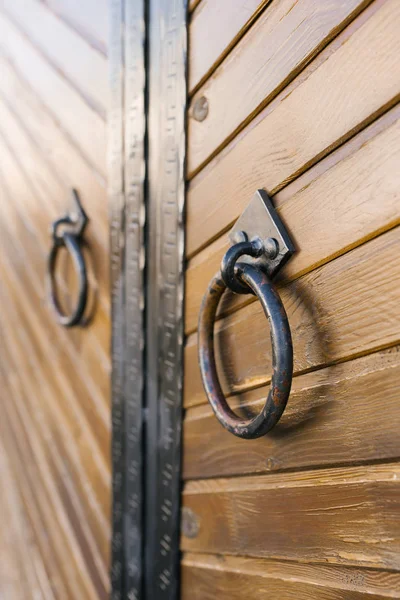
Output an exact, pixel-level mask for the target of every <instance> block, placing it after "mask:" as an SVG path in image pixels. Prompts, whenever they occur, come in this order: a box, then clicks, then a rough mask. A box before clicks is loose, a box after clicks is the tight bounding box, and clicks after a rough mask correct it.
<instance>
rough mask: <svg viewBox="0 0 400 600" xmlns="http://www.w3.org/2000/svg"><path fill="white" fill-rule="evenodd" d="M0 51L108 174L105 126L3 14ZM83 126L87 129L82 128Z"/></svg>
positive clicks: (85, 153) (96, 166) (91, 159)
mask: <svg viewBox="0 0 400 600" xmlns="http://www.w3.org/2000/svg"><path fill="white" fill-rule="evenodd" d="M0 51H1V53H3V54H5V55H6V56H7V57H9V58H10V60H11V61H12V63H13V64H14V65H15V67H16V69H17V70H18V72H19V73H21V74H22V75H23V78H24V80H25V81H26V82H27V83H28V84H29V85H30V86H31V87H32V88H33V90H34V91H35V93H36V94H37V95H38V96H39V98H41V100H42V101H43V103H44V104H45V105H46V107H47V108H48V110H49V111H50V113H51V114H53V115H54V116H55V118H56V119H57V120H58V122H59V123H60V125H61V126H62V128H63V129H64V130H65V131H66V132H67V133H68V135H69V136H70V138H71V139H72V140H73V141H74V143H75V144H76V145H77V146H78V148H80V151H81V153H82V154H83V156H85V158H86V160H87V161H88V162H89V164H91V166H92V168H94V169H95V170H97V171H98V172H99V173H100V174H101V175H102V176H104V175H105V173H106V124H105V122H104V119H103V118H102V117H100V116H99V115H98V114H97V113H96V112H95V111H94V110H92V109H91V108H90V107H89V106H87V104H86V103H85V102H84V100H83V99H82V98H81V96H80V95H79V94H78V93H77V92H76V91H75V90H74V89H73V88H72V87H71V86H70V85H69V83H68V82H67V81H66V80H65V79H64V78H63V77H62V76H61V75H60V74H59V73H58V72H57V71H56V70H55V69H54V68H53V67H52V66H51V65H50V64H49V63H48V62H47V61H46V60H45V59H44V58H43V56H42V55H41V54H40V53H39V52H38V51H37V50H36V49H35V48H34V47H33V46H32V44H30V43H29V42H28V41H27V40H26V38H25V37H24V36H23V35H21V33H20V32H19V31H18V30H17V29H16V27H15V26H14V25H13V24H12V23H11V22H10V21H9V20H7V19H6V18H5V17H4V16H3V15H1V14H0ZM82 123H84V125H85V126H84V127H83V126H82Z"/></svg>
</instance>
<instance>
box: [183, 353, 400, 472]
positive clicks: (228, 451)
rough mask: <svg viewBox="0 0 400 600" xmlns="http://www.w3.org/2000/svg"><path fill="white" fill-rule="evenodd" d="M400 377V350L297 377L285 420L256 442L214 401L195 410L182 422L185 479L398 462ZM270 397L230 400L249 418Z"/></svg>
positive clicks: (256, 394) (258, 393) (258, 394)
mask: <svg viewBox="0 0 400 600" xmlns="http://www.w3.org/2000/svg"><path fill="white" fill-rule="evenodd" d="M399 381H400V348H399V347H395V348H393V349H390V350H385V351H382V352H378V353H376V354H370V355H368V356H365V357H362V358H358V359H356V360H353V361H349V362H346V363H341V364H338V365H333V366H331V367H327V368H325V369H322V370H319V371H313V372H311V373H307V374H305V375H301V376H300V377H296V378H295V379H294V381H293V386H292V391H291V395H290V399H289V403H288V406H287V408H286V410H285V412H284V415H283V417H282V418H281V420H280V421H279V423H278V425H277V426H276V427H275V428H274V430H273V431H271V432H270V433H269V434H268V435H266V436H264V437H262V438H259V439H257V440H253V441H251V442H250V443H249V442H247V443H246V442H244V441H243V440H241V439H239V438H237V437H235V436H233V435H232V434H230V433H229V432H227V431H225V430H224V429H223V428H222V427H221V425H220V424H219V422H218V421H217V419H216V418H215V416H214V413H213V411H212V409H211V407H210V406H208V405H206V406H198V407H193V408H191V409H189V410H187V411H186V417H185V420H184V427H183V478H184V479H200V478H206V477H222V476H230V475H240V474H244V473H267V472H269V471H281V470H285V469H299V468H306V467H317V466H324V465H335V464H352V463H353V464H354V463H361V462H362V461H364V462H367V461H374V460H395V459H398V458H400V443H399V442H400V434H399V422H400V417H399V402H398V399H399ZM267 394H268V387H262V388H260V389H257V390H252V391H250V392H247V393H245V394H243V395H241V396H239V397H236V396H234V397H232V398H231V401H230V405H231V406H232V407H234V409H235V410H236V412H238V414H242V415H243V416H244V417H248V416H249V414H252V415H253V414H256V413H258V412H259V411H260V410H261V407H262V406H263V404H264V401H265V398H266V396H267Z"/></svg>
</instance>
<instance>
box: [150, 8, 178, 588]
mask: <svg viewBox="0 0 400 600" xmlns="http://www.w3.org/2000/svg"><path fill="white" fill-rule="evenodd" d="M186 22H187V2H186V0H150V25H149V56H150V90H149V91H150V97H149V100H150V101H149V163H148V164H149V226H148V231H149V245H148V256H149V265H148V270H147V273H148V294H147V315H148V318H147V353H146V357H147V377H146V390H147V394H146V398H147V424H148V425H147V438H146V444H147V451H146V493H147V497H146V521H145V539H146V553H145V561H146V563H145V565H146V566H145V568H146V571H145V583H146V586H145V598H146V600H172V599H174V600H176V599H177V598H178V591H179V589H178V588H179V522H180V454H181V452H180V449H181V411H182V408H181V407H182V362H183V352H182V350H183V258H184V223H183V216H184V201H185V180H184V174H185V112H186V96H187V90H186V47H187V31H186Z"/></svg>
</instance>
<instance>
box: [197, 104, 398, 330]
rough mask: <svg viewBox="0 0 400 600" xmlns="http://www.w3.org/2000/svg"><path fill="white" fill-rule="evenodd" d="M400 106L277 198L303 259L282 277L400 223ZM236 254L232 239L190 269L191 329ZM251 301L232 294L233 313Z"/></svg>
mask: <svg viewBox="0 0 400 600" xmlns="http://www.w3.org/2000/svg"><path fill="white" fill-rule="evenodd" d="M399 118H400V106H397V107H396V108H394V109H393V110H391V111H389V112H388V113H386V114H385V115H384V116H383V117H381V118H380V119H378V120H377V121H375V122H374V123H373V124H372V125H370V126H369V127H368V128H366V129H364V130H363V131H361V132H360V133H359V134H358V135H357V136H356V137H354V138H352V139H351V140H350V141H349V142H347V143H346V144H345V145H343V146H341V147H340V148H339V149H338V150H336V151H335V152H334V153H332V154H330V155H329V156H328V157H326V158H325V159H324V160H323V161H321V162H320V163H318V164H317V165H316V166H315V167H313V168H312V169H310V170H309V171H307V172H306V173H305V174H304V175H303V176H302V177H300V178H298V179H297V180H295V181H294V182H292V183H291V184H289V185H288V186H287V187H286V188H284V190H282V191H281V192H279V193H278V194H277V195H276V196H275V197H274V203H275V207H276V208H277V209H278V212H279V213H280V215H281V217H282V220H283V222H284V223H285V226H286V227H287V228H288V230H289V231H290V233H291V236H292V239H293V241H294V243H295V245H296V253H295V255H294V257H293V258H292V259H291V261H290V262H289V263H288V264H287V265H286V266H285V268H284V270H283V271H282V274H281V277H284V279H285V281H288V280H293V279H295V278H297V277H299V276H300V275H302V274H304V273H306V272H307V271H309V270H311V269H313V268H315V267H317V266H319V265H321V264H323V263H325V262H328V261H329V260H331V259H332V258H335V257H337V256H339V255H340V254H343V253H344V252H346V251H347V250H349V249H350V248H352V247H355V246H357V245H359V244H361V243H363V242H365V240H366V239H369V238H371V237H373V236H374V235H377V234H379V233H381V232H382V231H384V230H385V229H389V228H391V227H393V225H394V224H395V223H398V222H399V221H400V202H399V201H400V169H399V168H398V167H399V164H400V121H399ZM228 247H229V240H228V237H227V235H226V234H223V235H222V236H221V237H220V238H219V239H217V240H216V241H215V242H213V243H212V244H211V245H210V246H208V247H207V248H206V249H205V250H204V251H202V252H201V253H200V254H198V255H196V256H195V257H194V258H193V259H192V260H191V261H190V262H189V266H188V269H187V271H186V297H185V324H186V332H187V333H190V332H192V331H193V330H194V329H196V327H197V320H198V315H199V310H200V304H201V300H202V297H203V294H204V292H205V290H206V289H207V286H208V282H209V281H210V279H211V278H212V276H213V275H214V273H216V272H217V271H218V269H219V265H220V262H221V258H222V256H223V255H224V253H225V252H226V250H227V249H228ZM248 301H249V297H248V296H243V295H240V296H238V295H233V294H228V293H227V294H226V298H225V299H224V301H223V302H222V304H221V310H220V311H219V314H221V313H222V314H223V312H224V308H225V310H228V311H233V310H235V309H236V308H238V307H239V306H241V305H243V304H244V303H246V302H248Z"/></svg>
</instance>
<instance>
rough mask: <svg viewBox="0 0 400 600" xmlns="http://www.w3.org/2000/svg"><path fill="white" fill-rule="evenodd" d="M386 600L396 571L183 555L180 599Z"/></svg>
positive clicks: (398, 587) (395, 591)
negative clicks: (255, 596)
mask: <svg viewBox="0 0 400 600" xmlns="http://www.w3.org/2000/svg"><path fill="white" fill-rule="evenodd" d="M216 590H218V600H245V599H247V598H252V597H254V596H253V595H254V593H257V598H260V599H261V600H267V599H270V598H279V599H280V600H296V599H298V600H314V599H315V598H318V600H361V599H362V598H364V599H365V598H369V599H370V600H384V599H385V600H386V599H389V598H400V579H399V575H398V573H392V572H387V571H386V572H385V571H375V570H372V569H359V568H338V567H335V566H320V565H317V566H315V565H313V566H310V565H306V564H293V563H289V562H282V561H271V560H267V559H256V558H246V557H237V556H209V555H207V554H192V553H187V554H184V555H183V560H182V592H181V598H182V599H183V600H186V599H190V600H213V599H214V598H215V592H216Z"/></svg>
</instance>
